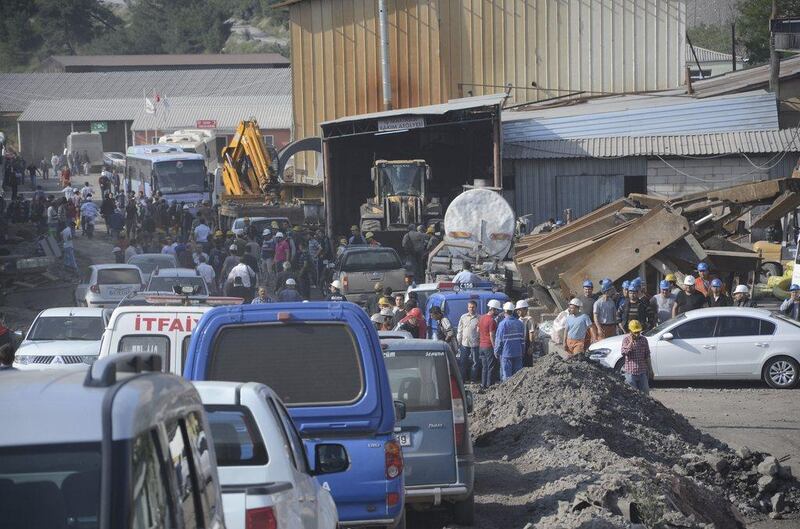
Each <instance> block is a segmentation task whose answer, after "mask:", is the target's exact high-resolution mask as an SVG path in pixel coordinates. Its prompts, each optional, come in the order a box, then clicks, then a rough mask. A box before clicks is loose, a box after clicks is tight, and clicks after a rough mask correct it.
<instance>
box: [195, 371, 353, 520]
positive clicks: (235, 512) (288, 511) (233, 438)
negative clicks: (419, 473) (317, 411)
mask: <svg viewBox="0 0 800 529" xmlns="http://www.w3.org/2000/svg"><path fill="white" fill-rule="evenodd" d="M195 387H196V388H197V391H198V393H200V398H201V399H202V400H203V404H204V405H205V408H206V413H207V414H208V422H209V424H210V426H211V437H212V438H213V441H214V449H215V452H216V454H217V466H218V468H219V478H220V483H221V484H222V505H223V507H224V510H225V521H226V524H227V527H228V529H247V528H248V527H251V526H252V525H248V524H247V519H248V518H253V517H256V516H260V517H263V518H265V519H269V518H270V517H271V518H272V519H273V520H275V522H276V524H277V527H280V528H281V529H335V528H336V524H337V523H338V521H339V519H338V517H337V514H336V504H335V503H334V502H333V498H332V497H331V494H330V492H328V491H327V490H326V489H325V488H324V487H322V486H321V485H320V484H319V482H318V481H317V480H316V479H314V476H315V475H316V476H321V475H325V474H330V473H335V472H343V471H344V470H347V467H348V466H349V464H350V462H349V460H348V459H347V452H346V451H345V449H344V447H343V446H342V445H340V444H318V445H317V446H316V452H315V459H314V461H313V463H314V464H313V466H311V465H310V464H309V461H308V460H307V459H306V453H305V449H304V448H303V442H302V441H301V440H300V435H299V434H298V432H297V429H296V428H295V427H294V424H292V420H291V419H290V418H289V414H288V412H287V411H286V408H285V407H284V406H283V403H282V402H281V400H280V398H278V396H277V395H276V394H275V393H274V392H273V391H272V390H271V389H269V388H268V387H267V386H265V385H263V384H255V383H252V382H251V383H242V382H195ZM323 479H324V478H323ZM267 527H269V526H267Z"/></svg>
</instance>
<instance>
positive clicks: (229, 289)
mask: <svg viewBox="0 0 800 529" xmlns="http://www.w3.org/2000/svg"><path fill="white" fill-rule="evenodd" d="M250 292H251V290H250V289H249V288H247V287H246V286H244V280H243V279H242V277H241V276H236V277H234V278H233V281H230V282H226V283H225V295H226V296H230V297H234V298H242V299H243V300H244V303H250V301H252V294H251V293H250ZM248 298H249V299H248Z"/></svg>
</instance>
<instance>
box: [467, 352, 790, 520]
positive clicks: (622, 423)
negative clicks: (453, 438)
mask: <svg viewBox="0 0 800 529" xmlns="http://www.w3.org/2000/svg"><path fill="white" fill-rule="evenodd" d="M475 400H476V402H475V409H474V412H473V413H472V415H471V419H472V422H471V426H470V428H471V431H472V434H473V437H474V439H475V446H476V447H477V450H478V452H479V456H480V459H482V460H488V461H487V463H482V464H488V462H489V461H491V462H492V463H491V464H494V465H499V466H500V467H499V468H497V469H492V471H491V476H492V478H491V479H492V481H493V482H494V483H493V484H490V486H489V490H490V491H497V492H496V494H495V496H496V498H492V495H491V494H490V499H492V501H497V502H498V503H500V504H502V503H503V502H504V501H506V500H504V498H503V496H504V493H503V491H509V493H510V489H511V490H513V491H514V493H513V496H514V498H515V502H516V503H517V504H518V505H517V507H518V508H512V509H509V510H508V512H507V513H506V514H502V513H500V512H497V513H495V514H496V516H494V515H492V516H490V519H487V520H485V522H486V524H485V526H486V527H501V526H503V525H505V526H520V527H522V526H524V525H525V524H526V523H529V522H530V523H532V524H533V525H532V526H533V527H565V528H571V527H588V526H587V525H582V524H584V523H585V522H586V520H587V519H588V518H591V519H594V520H596V521H597V523H600V525H597V527H629V526H630V523H632V522H637V523H639V522H641V523H645V524H646V525H648V526H663V527H670V526H680V527H695V526H696V527H702V526H704V524H712V525H714V526H717V527H743V525H742V523H743V522H742V517H741V516H740V515H739V514H738V513H737V509H738V510H739V511H740V512H741V513H742V514H744V515H747V516H756V515H758V514H759V513H768V512H773V511H775V512H777V513H779V514H774V515H773V516H778V515H781V514H786V513H789V512H792V511H797V510H798V506H799V505H800V489H799V488H798V483H797V482H796V481H795V480H794V479H792V477H791V473H790V471H789V469H787V468H783V467H781V466H780V464H779V462H777V461H771V460H769V459H768V458H767V456H766V455H765V454H758V453H756V454H752V453H746V454H739V455H737V454H736V453H734V452H733V451H732V450H731V449H730V448H728V447H727V446H726V445H725V444H723V443H721V442H720V441H718V440H717V439H715V438H713V437H711V436H709V435H706V434H703V433H702V432H700V431H699V430H697V429H696V428H694V427H693V426H692V425H691V424H690V423H689V422H688V421H687V420H686V418H684V417H683V416H681V415H679V414H677V413H675V412H674V411H672V410H670V409H668V408H666V407H665V406H664V405H662V404H661V403H660V402H658V401H656V400H654V399H651V398H647V397H644V396H643V395H642V394H641V393H639V392H638V391H636V390H634V389H632V388H630V387H629V386H627V385H626V384H625V383H624V381H623V380H622V379H621V378H620V377H619V376H617V375H615V374H613V373H611V372H609V371H608V370H606V369H604V368H602V367H600V366H597V365H595V364H593V363H589V362H566V361H564V360H562V359H561V358H560V357H559V356H558V355H555V354H550V355H547V356H545V357H544V358H542V359H540V360H539V361H537V362H536V364H535V366H534V367H532V368H527V369H523V370H522V371H521V372H520V373H518V374H517V375H515V376H514V377H513V378H511V379H510V380H508V381H506V382H504V383H503V384H499V385H496V386H494V387H492V388H491V389H489V390H488V391H487V392H486V393H485V394H482V395H476V399H475ZM742 455H744V456H745V457H741V456H742ZM765 461H766V463H769V465H767V464H766V463H765ZM772 463H774V465H775V466H772ZM767 466H769V468H766V467H767ZM480 467H481V465H479V471H478V472H479V477H480V478H481V479H484V480H485V478H486V476H485V472H483V470H484V469H481V468H480ZM767 482H769V483H767ZM480 487H481V488H482V489H483V488H485V487H483V485H480ZM776 496H780V497H778V498H776ZM732 505H735V507H736V508H733V507H732ZM489 513H490V514H492V511H491V510H489ZM761 515H762V516H763V514H761ZM587 517H588V518H587ZM601 520H602V523H601V522H600V521H601ZM498 523H499V524H500V525H496V524H498ZM681 524H684V525H681Z"/></svg>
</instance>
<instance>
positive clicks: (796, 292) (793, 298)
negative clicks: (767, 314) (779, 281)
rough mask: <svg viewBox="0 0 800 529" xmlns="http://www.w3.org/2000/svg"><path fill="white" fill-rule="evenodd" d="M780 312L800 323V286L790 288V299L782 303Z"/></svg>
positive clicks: (795, 285)
mask: <svg viewBox="0 0 800 529" xmlns="http://www.w3.org/2000/svg"><path fill="white" fill-rule="evenodd" d="M780 311H781V312H783V313H784V314H786V315H787V316H789V317H790V318H792V319H793V320H795V321H800V285H797V284H794V285H792V286H790V287H789V298H788V299H786V301H784V302H783V303H781V308H780Z"/></svg>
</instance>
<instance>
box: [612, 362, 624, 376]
mask: <svg viewBox="0 0 800 529" xmlns="http://www.w3.org/2000/svg"><path fill="white" fill-rule="evenodd" d="M623 367H625V359H624V358H622V359H620V360H617V363H616V364H614V372H615V373H616V374H618V375H619V376H623V375H624V374H625V373H623V372H622V368H623Z"/></svg>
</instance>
